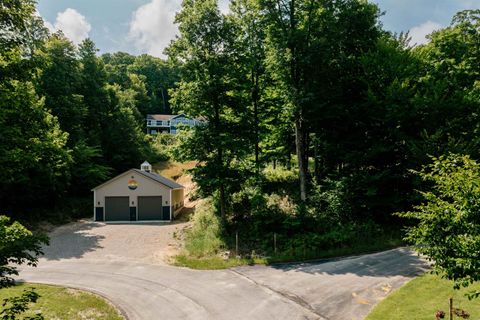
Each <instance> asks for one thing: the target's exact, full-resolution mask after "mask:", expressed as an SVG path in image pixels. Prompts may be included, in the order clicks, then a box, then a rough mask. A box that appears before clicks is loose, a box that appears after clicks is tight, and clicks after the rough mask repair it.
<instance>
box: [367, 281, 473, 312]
mask: <svg viewBox="0 0 480 320" xmlns="http://www.w3.org/2000/svg"><path fill="white" fill-rule="evenodd" d="M473 290H480V283H479V284H475V285H473V286H471V287H469V288H464V289H461V290H453V284H452V282H451V281H448V280H445V279H442V278H441V277H439V276H436V275H432V274H425V275H423V276H420V277H418V278H416V279H413V280H412V281H410V282H408V283H407V284H406V285H404V286H403V287H401V288H400V289H399V290H397V291H395V292H394V293H392V294H391V295H390V296H389V297H388V298H387V299H385V300H384V301H382V302H381V303H380V304H379V305H377V306H376V307H375V308H374V309H373V311H372V312H371V313H370V314H369V315H368V317H367V318H366V320H397V319H398V320H404V319H415V320H431V319H435V312H436V311H437V310H443V311H444V312H445V314H446V319H448V304H449V298H450V297H453V301H454V308H459V309H463V310H465V311H467V312H468V313H469V314H470V319H478V318H480V300H478V299H477V300H472V301H469V300H468V298H467V297H466V296H465V294H466V293H468V292H470V291H473ZM455 319H460V318H458V317H455Z"/></svg>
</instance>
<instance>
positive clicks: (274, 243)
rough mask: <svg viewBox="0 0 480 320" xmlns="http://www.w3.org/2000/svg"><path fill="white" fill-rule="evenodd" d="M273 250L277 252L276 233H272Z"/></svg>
mask: <svg viewBox="0 0 480 320" xmlns="http://www.w3.org/2000/svg"><path fill="white" fill-rule="evenodd" d="M273 252H275V254H277V233H273Z"/></svg>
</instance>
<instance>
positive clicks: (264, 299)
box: [19, 248, 427, 320]
mask: <svg viewBox="0 0 480 320" xmlns="http://www.w3.org/2000/svg"><path fill="white" fill-rule="evenodd" d="M107 259H108V258H107ZM426 268H427V265H426V263H425V262H424V261H423V260H422V259H420V258H419V257H418V256H417V255H416V254H415V253H412V252H411V251H409V250H408V249H405V248H400V249H395V250H390V251H386V252H381V253H376V254H370V255H364V256H358V257H351V258H346V259H339V260H332V261H326V262H318V263H304V264H284V265H274V266H253V267H239V268H234V269H230V270H220V271H198V270H190V269H185V268H176V267H171V266H161V265H153V264H146V263H135V262H132V261H108V260H106V259H105V260H102V259H95V260H93V259H92V260H89V259H82V258H70V259H52V260H48V259H45V258H42V259H41V261H40V264H39V266H38V267H37V268H30V267H23V268H22V269H21V272H20V277H19V279H20V280H23V281H28V282H39V283H47V284H57V285H63V286H70V287H75V288H80V289H86V290H90V291H93V292H96V293H98V294H101V295H102V296H104V297H106V298H108V299H109V300H110V301H111V302H112V303H113V304H114V305H116V306H117V307H118V308H119V309H120V310H121V311H122V312H123V314H124V315H125V317H126V318H128V319H130V320H136V319H141V320H150V319H151V320H157V319H229V320H230V319H289V320H290V319H330V320H337V319H339V320H343V319H345V320H346V319H348V320H351V319H363V318H364V317H365V316H366V315H367V314H368V312H369V311H370V310H371V308H372V307H373V305H375V304H376V303H377V302H378V301H380V300H381V299H383V298H384V297H385V296H386V295H388V294H389V293H390V292H391V291H392V290H394V289H396V288H398V287H399V286H401V285H402V284H404V283H405V282H406V281H408V280H409V279H411V278H412V277H414V276H416V275H418V274H420V273H422V272H423V271H425V270H426Z"/></svg>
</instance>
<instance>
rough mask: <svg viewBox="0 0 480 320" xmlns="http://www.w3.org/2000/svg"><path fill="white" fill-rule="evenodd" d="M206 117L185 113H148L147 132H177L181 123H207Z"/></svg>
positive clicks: (190, 124)
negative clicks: (191, 116) (193, 116)
mask: <svg viewBox="0 0 480 320" xmlns="http://www.w3.org/2000/svg"><path fill="white" fill-rule="evenodd" d="M205 122H206V121H205V119H204V118H189V117H187V116H186V115H184V114H172V115H170V114H148V115H147V134H157V133H162V132H166V133H171V134H176V133H177V131H178V126H179V125H180V124H182V125H185V126H188V127H194V126H198V125H201V124H203V123H205Z"/></svg>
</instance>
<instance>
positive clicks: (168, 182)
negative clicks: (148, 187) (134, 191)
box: [133, 169, 185, 189]
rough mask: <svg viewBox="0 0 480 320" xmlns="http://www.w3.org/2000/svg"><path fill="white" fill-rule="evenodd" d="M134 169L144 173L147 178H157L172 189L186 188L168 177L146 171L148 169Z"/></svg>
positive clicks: (156, 179)
mask: <svg viewBox="0 0 480 320" xmlns="http://www.w3.org/2000/svg"><path fill="white" fill-rule="evenodd" d="M133 171H135V172H137V173H139V174H141V175H144V176H145V177H147V178H150V179H153V180H155V181H157V182H159V183H161V184H163V185H166V186H167V187H169V188H170V189H183V188H185V187H184V186H182V185H181V184H178V183H176V182H175V181H173V180H170V179H167V178H165V177H162V176H161V175H159V174H156V173H153V172H146V171H142V170H139V169H133Z"/></svg>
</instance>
